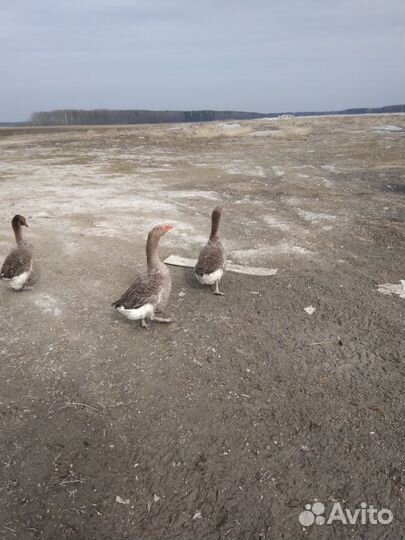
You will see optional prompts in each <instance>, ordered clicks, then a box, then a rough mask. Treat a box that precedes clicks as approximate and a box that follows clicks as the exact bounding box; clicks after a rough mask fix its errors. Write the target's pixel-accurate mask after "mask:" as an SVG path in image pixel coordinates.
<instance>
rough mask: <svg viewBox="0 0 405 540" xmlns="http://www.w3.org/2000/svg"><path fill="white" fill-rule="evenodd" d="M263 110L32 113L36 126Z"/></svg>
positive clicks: (244, 116) (244, 115) (243, 115)
mask: <svg viewBox="0 0 405 540" xmlns="http://www.w3.org/2000/svg"><path fill="white" fill-rule="evenodd" d="M263 116H265V115H264V114H260V113H250V112H238V111H142V110H128V111H119V110H118V111H116V110H109V109H95V110H92V111H85V110H77V109H60V110H56V111H41V112H35V113H33V114H32V115H31V123H32V125H35V126H61V125H62V126H70V125H89V124H90V125H92V124H159V123H166V122H167V123H169V122H209V121H213V120H249V119H251V118H262V117H263Z"/></svg>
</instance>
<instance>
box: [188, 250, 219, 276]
mask: <svg viewBox="0 0 405 540" xmlns="http://www.w3.org/2000/svg"><path fill="white" fill-rule="evenodd" d="M225 262H226V257H225V250H224V248H223V246H222V244H221V242H219V241H217V242H211V241H209V242H208V243H207V244H206V245H205V246H204V247H203V248H202V250H201V251H200V255H199V257H198V261H197V264H196V265H195V268H194V271H195V273H196V274H198V275H199V276H202V275H205V274H212V273H213V272H216V271H217V270H219V269H221V268H224V267H225Z"/></svg>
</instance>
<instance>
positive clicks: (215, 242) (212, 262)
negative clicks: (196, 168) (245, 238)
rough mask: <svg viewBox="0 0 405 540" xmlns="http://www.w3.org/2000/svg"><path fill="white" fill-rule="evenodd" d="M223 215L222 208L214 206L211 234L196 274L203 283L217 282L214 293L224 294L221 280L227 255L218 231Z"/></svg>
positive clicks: (200, 257)
mask: <svg viewBox="0 0 405 540" xmlns="http://www.w3.org/2000/svg"><path fill="white" fill-rule="evenodd" d="M221 215H222V208H220V207H219V206H217V207H216V208H214V210H213V211H212V215H211V234H210V237H209V239H208V242H207V243H206V244H205V246H204V247H203V248H202V250H201V251H200V255H199V257H198V260H197V264H196V265H195V268H194V275H195V277H196V278H197V280H198V281H199V282H200V283H201V284H202V285H214V284H215V290H214V294H220V295H223V294H224V293H223V292H221V291H220V290H219V282H220V281H221V278H222V276H223V275H224V271H225V265H226V255H225V250H224V247H223V245H222V244H221V240H220V239H219V232H218V229H219V222H220V219H221Z"/></svg>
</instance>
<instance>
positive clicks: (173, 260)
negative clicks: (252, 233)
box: [164, 255, 278, 276]
mask: <svg viewBox="0 0 405 540" xmlns="http://www.w3.org/2000/svg"><path fill="white" fill-rule="evenodd" d="M164 262H165V263H166V264H170V265H172V266H183V267H186V268H194V266H195V265H196V263H197V259H188V258H187V257H179V256H177V255H170V256H169V257H167V259H165V261H164ZM226 270H227V271H229V272H236V273H238V274H248V275H250V276H274V275H275V274H277V270H278V268H260V267H257V266H244V265H242V264H235V263H233V262H230V261H228V262H227V263H226Z"/></svg>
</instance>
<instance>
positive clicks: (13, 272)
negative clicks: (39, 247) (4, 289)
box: [0, 214, 34, 291]
mask: <svg viewBox="0 0 405 540" xmlns="http://www.w3.org/2000/svg"><path fill="white" fill-rule="evenodd" d="M11 226H12V228H13V231H14V235H15V241H16V243H17V247H15V248H14V249H12V250H11V251H10V253H9V254H8V255H7V257H6V259H5V261H4V263H3V266H2V267H1V270H0V280H1V281H2V282H4V283H5V284H6V285H7V286H8V287H11V288H12V289H14V290H15V291H20V290H22V289H24V288H25V287H27V285H29V283H30V281H31V279H32V277H33V273H34V272H33V271H34V258H33V253H32V246H31V245H30V244H28V243H26V242H25V241H24V240H23V235H22V226H24V227H28V223H27V221H26V219H25V217H24V216H20V215H19V214H17V215H16V216H14V217H13V219H12V220H11Z"/></svg>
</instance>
